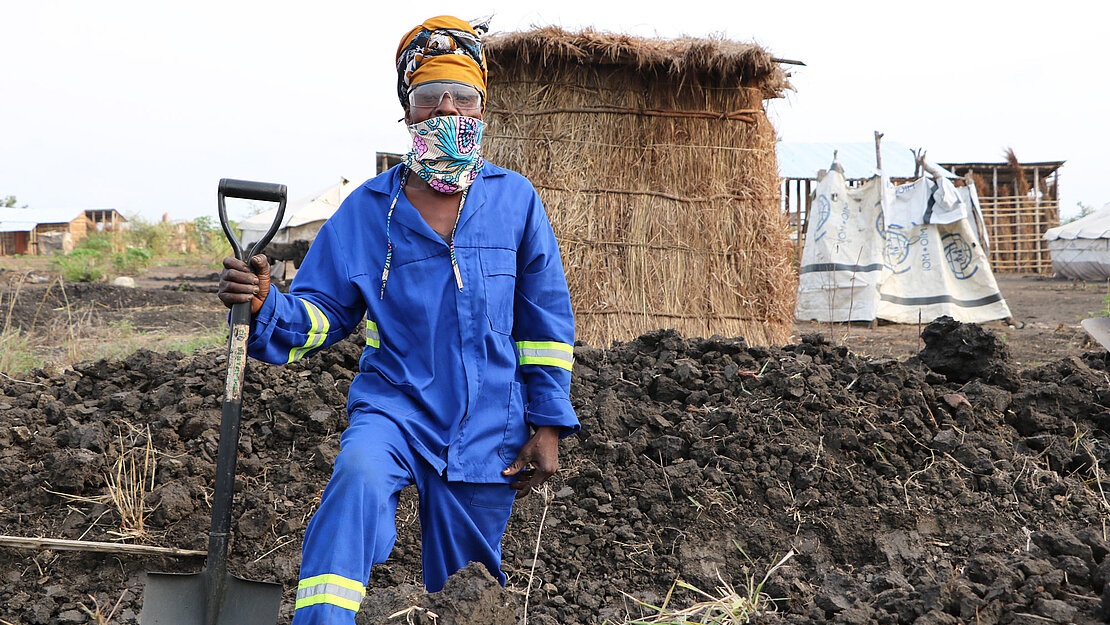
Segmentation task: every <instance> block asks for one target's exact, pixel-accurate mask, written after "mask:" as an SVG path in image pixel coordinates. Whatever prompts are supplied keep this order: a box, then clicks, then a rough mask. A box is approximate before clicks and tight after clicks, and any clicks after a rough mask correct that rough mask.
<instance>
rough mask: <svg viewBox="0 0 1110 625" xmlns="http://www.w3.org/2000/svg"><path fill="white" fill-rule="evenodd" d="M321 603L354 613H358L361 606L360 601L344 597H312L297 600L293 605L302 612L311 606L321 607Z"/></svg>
mask: <svg viewBox="0 0 1110 625" xmlns="http://www.w3.org/2000/svg"><path fill="white" fill-rule="evenodd" d="M321 603H327V604H331V605H336V606H339V607H341V608H344V609H346V610H351V611H353V612H358V609H359V607H360V605H361V604H360V602H358V601H352V600H350V599H344V598H343V597H336V596H335V595H312V596H311V597H305V598H304V599H297V603H296V604H294V605H293V608H294V609H296V610H300V609H301V608H304V607H308V606H310V605H319V604H321Z"/></svg>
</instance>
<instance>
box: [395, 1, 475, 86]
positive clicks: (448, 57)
mask: <svg viewBox="0 0 1110 625" xmlns="http://www.w3.org/2000/svg"><path fill="white" fill-rule="evenodd" d="M487 30H489V25H488V24H486V23H482V24H479V25H478V26H471V25H470V24H469V23H468V22H466V21H464V20H461V19H459V18H457V17H451V16H449V15H441V16H439V17H433V18H431V19H428V20H425V21H424V23H423V24H421V25H419V26H417V27H416V28H413V29H412V30H410V31H409V32H408V34H406V35H405V36H404V37H402V38H401V45H399V46H397V98H398V99H400V101H401V106H406V104H407V103H408V95H409V88H410V87H412V86H413V85H419V84H420V83H423V82H428V81H431V80H453V81H456V82H462V83H466V84H468V85H472V86H474V87H477V88H478V90H480V91H481V92H482V93H483V94H484V93H485V92H486V75H487V72H486V55H485V53H483V52H482V34H484V33H485V32H486V31H487Z"/></svg>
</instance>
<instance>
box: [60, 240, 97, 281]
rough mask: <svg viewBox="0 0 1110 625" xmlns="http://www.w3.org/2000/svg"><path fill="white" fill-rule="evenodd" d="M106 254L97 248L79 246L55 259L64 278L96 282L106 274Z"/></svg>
mask: <svg viewBox="0 0 1110 625" xmlns="http://www.w3.org/2000/svg"><path fill="white" fill-rule="evenodd" d="M103 262H104V255H103V254H101V253H100V252H98V251H96V250H92V249H89V248H85V247H79V248H77V249H75V250H73V251H72V252H70V253H69V254H66V255H64V256H58V257H56V258H55V259H54V266H55V268H57V270H58V273H60V274H62V278H63V279H65V280H69V281H70V282H94V281H96V280H99V279H100V278H101V277H102V276H103V275H104V269H103V266H102V264H103Z"/></svg>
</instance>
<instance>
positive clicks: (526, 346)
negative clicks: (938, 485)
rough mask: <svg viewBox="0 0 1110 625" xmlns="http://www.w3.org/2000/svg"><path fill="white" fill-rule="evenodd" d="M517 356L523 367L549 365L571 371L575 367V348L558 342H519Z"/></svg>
mask: <svg viewBox="0 0 1110 625" xmlns="http://www.w3.org/2000/svg"><path fill="white" fill-rule="evenodd" d="M516 350H517V355H518V357H519V358H520V364H522V365H547V366H551V367H559V368H560V369H566V370H567V371H570V370H571V368H572V367H573V366H574V348H573V347H571V346H570V345H567V344H566V343H559V342H558V341H517V343H516Z"/></svg>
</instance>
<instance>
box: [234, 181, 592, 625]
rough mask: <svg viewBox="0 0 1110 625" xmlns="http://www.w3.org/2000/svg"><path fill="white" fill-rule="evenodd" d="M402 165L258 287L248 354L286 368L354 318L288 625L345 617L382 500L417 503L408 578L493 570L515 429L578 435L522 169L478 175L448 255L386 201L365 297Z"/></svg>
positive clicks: (556, 293) (550, 243)
mask: <svg viewBox="0 0 1110 625" xmlns="http://www.w3.org/2000/svg"><path fill="white" fill-rule="evenodd" d="M401 167H402V166H398V167H394V168H393V169H391V170H389V171H387V172H385V173H383V174H381V175H379V176H377V177H375V178H373V179H371V180H369V181H367V182H366V183H365V184H363V185H362V186H361V187H359V189H357V190H356V191H354V192H353V193H352V194H351V195H350V197H348V198H347V200H346V201H344V202H343V205H342V206H341V207H340V208H339V210H338V211H336V213H335V214H334V215H333V216H332V217H331V218H330V219H329V220H328V221H327V222H326V223H325V224H324V226H323V228H322V229H321V230H320V233H319V234H318V235H317V237H316V239H315V241H314V242H313V244H312V247H311V249H310V250H309V252H308V255H307V256H306V257H305V260H304V262H303V263H302V264H301V267H300V270H299V271H298V273H297V276H296V278H295V279H294V281H293V285H292V288H291V289H290V292H289V294H283V293H280V292H278V290H277V289H270V291H269V295H268V296H267V298H266V301H265V302H264V304H263V305H262V309H261V310H260V311H259V312H258V314H257V315H256V316H255V319H254V326H253V328H252V332H251V339H250V342H249V344H248V348H249V353H250V355H251V356H253V357H255V358H257V359H259V360H263V361H265V362H270V363H285V362H293V361H294V360H297V359H299V358H301V357H303V356H305V355H306V354H309V353H312V352H313V351H314V350H316V349H321V348H323V347H327V346H328V345H330V344H332V343H334V342H336V341H339V340H342V339H343V338H345V337H346V336H347V335H348V334H350V332H351V331H352V330H354V328H355V327H356V326H358V324H359V322H360V321H362V319H363V318H364V317H365V319H366V347H365V349H364V351H363V353H362V357H361V359H360V361H359V373H358V375H357V376H356V377H355V379H354V381H353V382H352V384H351V387H350V392H349V396H348V400H347V413H348V419H349V422H350V427H348V428H347V430H346V431H345V432H344V433H343V435H342V436H341V438H340V453H339V455H338V457H337V458H336V461H335V467H334V471H333V474H332V478H331V480H330V481H329V482H328V485H327V487H326V488H325V490H324V494H323V496H322V498H321V502H320V508H319V509H318V510H317V512H316V514H315V515H314V516H313V518H312V520H311V521H310V522H309V525H308V528H307V530H306V533H305V539H304V547H303V553H302V560H301V574H300V582H299V585H298V592H297V604H296V608H297V609H296V613H295V616H294V619H293V622H294V624H296V625H301V624H305V623H325V622H326V623H337V622H348V623H349V622H353V621H354V615H355V613H356V612H357V610H358V606H359V602H360V601H361V598H362V597H363V596H364V594H365V585H366V583H367V581H368V580H369V577H370V567H371V566H372V565H374V564H377V563H379V562H383V561H384V560H385V559H386V558H387V557H388V556H389V553H390V552H391V551H392V549H393V543H394V541H395V540H396V525H395V516H396V509H397V496H398V492H399V491H400V490H401V489H402V488H403V487H404V486H406V485H408V484H415V485H416V486H417V488H418V490H419V492H420V495H419V500H420V525H421V531H422V551H421V553H422V560H423V572H424V584H425V586H426V587H427V588H428V590H429V591H432V592H434V591H437V590H440V589H441V588H442V587H443V583H444V582H445V581H446V579H447V576H448V575H450V574H451V573H453V572H454V571H456V570H458V569H459V568H462V567H463V566H466V564H467V563H468V562H470V561H477V562H482V563H484V564H485V565H486V567H487V568H488V569H489V570H490V572H491V573H492V574H494V575H495V576H497V577H499V578H500V580H501V582H502V583H504V582H505V576H504V574H503V573H502V572H501V570H500V564H501V536H502V534H503V533H504V531H505V525H506V523H507V522H508V517H509V513H510V511H511V507H512V501H513V496H514V494H515V493H514V491H512V490H511V489H510V488H509V487H508V482H510V481H512V478H508V477H505V476H503V475H502V474H501V471H502V469H504V468H505V467H506V466H508V465H509V464H510V463H511V462H512V461H513V460H514V459H515V458H516V455H517V453H518V451H519V450H520V448H521V446H522V445H523V444H524V443H525V442H526V441H527V440H528V438H529V437H530V435H531V433H530V427H529V426H531V427H539V426H557V427H561V428H562V432H563V434H564V435H566V434H570V433H573V432H575V431H577V429H578V427H579V426H578V419H577V417H576V416H575V414H574V410H573V408H572V407H571V404H570V398H569V391H570V372H571V365H572V362H573V357H572V347H571V346H572V345H573V343H574V319H573V315H572V312H571V305H570V297H569V294H568V292H567V284H566V277H565V275H564V273H563V267H562V262H561V260H560V257H559V249H558V245H557V243H556V241H555V236H554V234H553V232H552V230H551V225H550V223H549V222H548V219H547V215H546V213H545V212H544V209H543V205H542V204H541V202H540V198H539V196H538V195H537V194H536V191H535V189H534V188H533V187H532V185H531V184H530V183H529V182H528V181H527V179H525V178H524V177H523V176H521V175H520V174H517V173H515V172H512V171H509V170H506V169H502V168H500V167H497V166H495V165H493V164H491V163H486V165H485V167H484V168H483V169H482V171H481V174H480V176H479V177H478V179H477V180H475V182H474V184H473V185H472V186H471V189H470V192H469V196H468V197H467V200H466V203H465V204H464V206H463V210H462V214H461V216H460V218H459V225H458V229H457V231H456V234H455V250H456V258H457V261H458V265H459V269H460V272H461V276H462V281H463V289H462V290H459V288H458V286H457V284H456V281H455V276H454V273H453V271H452V267H451V260H450V254H449V248H448V246H447V244H446V243H445V242H444V241H443V238H442V237H441V236H440V235H438V234H437V233H436V232H435V231H434V230H432V228H431V227H430V226H429V225H428V224H427V222H426V221H424V218H423V217H421V215H420V213H419V212H418V211H417V210H416V208H415V207H414V206H412V204H411V203H410V202H409V201H408V200H407V198H406V197H405V195H404V193H401V194H400V195H399V196H398V201H397V204H396V207H395V209H394V213H393V217H392V220H391V222H390V224H389V233H388V238H389V240H391V241H392V244H393V256H392V262H391V268H390V274H389V280H388V283H387V284H386V287H385V292H384V296H382V293H381V287H382V269H383V267H384V265H385V259H386V252H387V249H388V245H387V228H386V225H387V224H386V215H387V212H388V210H389V205H390V201H391V200H392V198H393V197H394V195H395V194H396V192H397V190H398V188H399V185H400V180H401V171H402V170H401Z"/></svg>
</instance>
